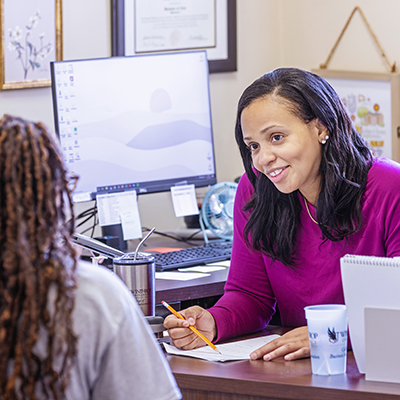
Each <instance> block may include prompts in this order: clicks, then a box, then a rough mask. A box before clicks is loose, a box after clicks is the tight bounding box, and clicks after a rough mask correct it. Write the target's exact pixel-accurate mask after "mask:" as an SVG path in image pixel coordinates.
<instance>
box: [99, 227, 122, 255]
mask: <svg viewBox="0 0 400 400" xmlns="http://www.w3.org/2000/svg"><path fill="white" fill-rule="evenodd" d="M101 232H102V235H103V237H102V238H101V241H102V242H105V243H106V244H108V245H109V246H111V247H117V249H119V250H121V251H127V250H128V243H127V241H126V240H124V234H123V232H122V225H121V224H115V225H105V226H102V227H101ZM116 238H118V242H115V239H116ZM98 239H100V238H98ZM113 239H114V240H113ZM111 241H112V243H113V244H114V245H113V244H111V243H110V242H111ZM116 243H118V246H117V245H116Z"/></svg>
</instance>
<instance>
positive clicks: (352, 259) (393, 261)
mask: <svg viewBox="0 0 400 400" xmlns="http://www.w3.org/2000/svg"><path fill="white" fill-rule="evenodd" d="M344 259H345V261H346V262H348V263H350V264H359V263H360V262H362V263H363V264H366V265H375V266H379V267H400V257H393V258H390V257H375V256H358V255H355V254H346V255H345V256H344Z"/></svg>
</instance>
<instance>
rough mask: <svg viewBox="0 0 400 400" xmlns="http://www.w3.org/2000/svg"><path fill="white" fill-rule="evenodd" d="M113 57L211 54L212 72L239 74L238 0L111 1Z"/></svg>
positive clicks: (210, 64)
mask: <svg viewBox="0 0 400 400" xmlns="http://www.w3.org/2000/svg"><path fill="white" fill-rule="evenodd" d="M111 1H112V55H113V56H124V55H127V56H128V55H135V54H145V53H154V52H172V51H184V50H198V49H202V50H206V52H207V58H208V61H209V70H210V72H228V71H236V70H237V61H236V0H202V1H194V0H111Z"/></svg>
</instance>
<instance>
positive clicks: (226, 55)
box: [111, 0, 237, 73]
mask: <svg viewBox="0 0 400 400" xmlns="http://www.w3.org/2000/svg"><path fill="white" fill-rule="evenodd" d="M181 1H183V2H184V0H181ZM214 1H215V2H216V32H217V38H216V39H217V40H216V49H215V51H214V50H213V51H209V50H208V49H205V50H206V51H207V56H208V62H209V71H210V73H216V72H233V71H237V44H236V38H237V33H236V0H214ZM134 3H135V0H111V7H112V10H111V31H112V43H111V47H112V49H111V50H112V51H111V54H112V56H129V55H135V54H138V53H137V52H135V50H134V44H133V41H134V37H135V33H134V32H135V27H134ZM175 3H176V2H175ZM178 3H179V2H178ZM141 54H142V53H141Z"/></svg>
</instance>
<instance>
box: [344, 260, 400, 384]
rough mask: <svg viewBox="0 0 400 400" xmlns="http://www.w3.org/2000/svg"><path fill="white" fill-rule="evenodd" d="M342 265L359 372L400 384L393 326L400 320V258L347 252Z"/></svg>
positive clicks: (399, 346)
mask: <svg viewBox="0 0 400 400" xmlns="http://www.w3.org/2000/svg"><path fill="white" fill-rule="evenodd" d="M340 267H341V274H342V282H343V292H344V299H345V303H346V306H347V317H348V321H349V334H350V340H351V344H352V347H353V353H354V357H355V360H356V363H357V367H358V369H359V371H360V373H366V379H368V380H379V381H388V382H399V383H400V364H399V363H400V361H399V360H400V358H397V360H396V357H394V355H396V354H400V341H399V334H398V331H396V330H395V329H394V328H393V322H396V321H397V320H398V321H400V257H395V258H386V257H372V256H357V255H346V256H345V257H342V258H341V259H340ZM386 311H387V312H386ZM390 327H392V328H390ZM393 364H395V365H393ZM393 373H394V375H393Z"/></svg>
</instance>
